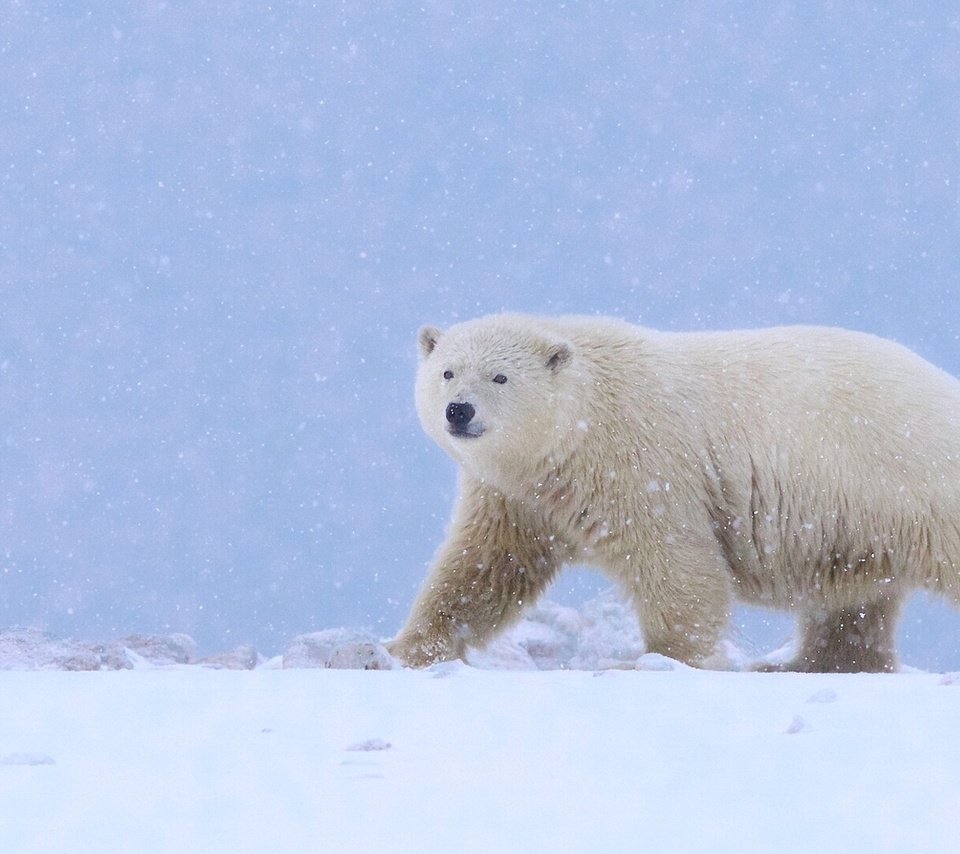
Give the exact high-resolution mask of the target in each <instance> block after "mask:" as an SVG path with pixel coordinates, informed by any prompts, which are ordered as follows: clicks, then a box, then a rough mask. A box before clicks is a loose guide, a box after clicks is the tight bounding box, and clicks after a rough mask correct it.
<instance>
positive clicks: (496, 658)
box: [467, 589, 644, 670]
mask: <svg viewBox="0 0 960 854" xmlns="http://www.w3.org/2000/svg"><path fill="white" fill-rule="evenodd" d="M643 654H644V644H643V638H642V636H641V634H640V627H639V625H638V623H637V616H636V614H635V613H634V611H633V610H632V609H631V608H630V607H628V606H627V605H626V604H625V603H624V602H623V601H622V600H621V599H620V598H619V596H618V595H617V592H616V591H615V590H614V589H610V590H608V591H606V592H604V593H601V594H600V595H599V596H597V597H596V598H594V599H591V600H590V601H589V602H587V603H585V604H584V605H583V607H582V608H581V609H579V610H578V609H576V608H571V607H567V606H563V605H557V604H556V603H554V602H549V601H547V602H542V603H540V604H539V605H537V606H535V607H534V608H531V609H530V611H529V612H527V613H526V614H525V615H524V617H523V618H522V619H521V620H520V622H519V623H517V625H515V626H514V627H513V628H511V629H510V630H509V631H508V632H506V633H505V634H504V635H503V636H502V637H500V638H498V639H497V640H495V641H494V642H493V643H491V644H490V645H489V646H488V647H487V648H486V649H484V650H471V651H470V653H469V654H468V656H467V660H468V661H469V662H470V664H471V665H473V666H474V667H480V668H483V669H488V670H606V669H609V668H625V667H628V668H630V669H632V668H634V667H635V666H636V664H637V661H638V659H639V658H640V656H642V655H643Z"/></svg>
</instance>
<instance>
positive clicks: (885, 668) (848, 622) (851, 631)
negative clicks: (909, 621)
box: [771, 596, 902, 673]
mask: <svg viewBox="0 0 960 854" xmlns="http://www.w3.org/2000/svg"><path fill="white" fill-rule="evenodd" d="M901 608H902V601H901V599H900V597H899V596H883V597H880V598H878V599H874V600H873V601H871V602H864V603H861V604H860V605H854V606H852V607H849V608H839V609H837V610H834V611H815V612H810V613H807V614H805V615H804V616H803V618H802V622H801V629H800V630H801V635H800V649H799V652H798V654H797V657H796V658H795V659H794V660H793V661H791V662H788V663H787V664H785V665H783V666H782V667H774V668H771V669H778V670H779V669H782V670H793V671H798V672H801V673H861V672H862V673H893V672H895V671H896V669H897V655H896V651H895V648H894V645H895V640H896V631H897V623H898V621H899V617H900V611H901Z"/></svg>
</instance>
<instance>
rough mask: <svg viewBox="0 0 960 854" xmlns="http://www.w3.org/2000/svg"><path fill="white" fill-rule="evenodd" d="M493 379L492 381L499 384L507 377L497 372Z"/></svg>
mask: <svg viewBox="0 0 960 854" xmlns="http://www.w3.org/2000/svg"><path fill="white" fill-rule="evenodd" d="M493 381H494V382H495V383H498V384H499V385H503V384H504V383H505V382H506V381H507V378H506V377H505V376H504V375H503V374H497V375H496V376H495V377H494V378H493Z"/></svg>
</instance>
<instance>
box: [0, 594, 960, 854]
mask: <svg viewBox="0 0 960 854" xmlns="http://www.w3.org/2000/svg"><path fill="white" fill-rule="evenodd" d="M591 607H592V608H593V609H594V611H593V614H592V616H591V611H590V608H591ZM604 614H605V619H604V620H602V621H600V622H593V623H592V624H591V621H592V620H593V619H594V618H595V617H598V616H604ZM620 616H621V612H620V611H618V609H617V607H616V605H615V603H612V602H610V601H606V600H603V599H601V600H598V601H597V602H595V603H592V605H591V606H590V607H588V608H585V609H584V611H583V612H578V611H574V610H572V609H564V608H558V607H556V606H551V605H546V606H544V607H542V608H541V609H538V611H537V612H535V613H534V614H532V615H531V619H530V620H528V621H526V622H525V623H524V624H523V625H521V626H520V627H518V629H517V630H516V631H515V632H514V633H513V635H512V636H511V637H510V638H506V639H504V640H503V641H502V642H501V643H500V644H498V645H497V647H495V648H494V649H492V650H490V651H489V652H488V653H486V654H485V655H484V656H477V657H476V658H475V660H474V665H475V666H467V665H465V664H461V663H451V664H443V665H438V666H436V667H434V668H432V669H430V670H427V671H422V672H417V671H410V670H400V669H385V670H359V669H339V667H338V665H342V666H347V667H349V666H351V665H353V666H358V665H360V664H362V663H363V662H364V661H367V663H372V664H374V665H375V666H381V667H388V666H389V664H390V662H389V661H388V660H385V659H384V657H383V655H382V651H378V650H377V649H376V648H375V646H373V645H371V647H370V648H369V649H368V648H367V647H365V646H364V644H365V643H366V641H365V640H364V637H363V636H362V634H360V633H351V632H348V631H339V632H328V633H325V634H321V635H313V636H307V637H305V638H300V639H298V640H297V641H296V642H294V643H293V644H291V649H290V650H288V651H287V652H286V653H285V654H284V656H278V657H277V658H274V659H271V660H269V661H262V660H261V661H260V662H259V664H258V666H257V667H255V668H254V669H246V670H240V669H229V667H243V666H244V665H245V663H246V664H249V663H251V662H249V661H248V660H247V659H246V658H245V657H244V655H242V654H241V655H237V656H234V657H227V658H225V659H218V660H215V661H208V662H207V665H208V666H203V665H200V664H183V663H173V664H164V663H162V662H163V661H164V660H169V659H170V658H171V657H173V658H176V656H177V655H180V654H181V653H182V651H183V650H184V649H185V650H186V652H185V653H183V654H185V655H187V656H189V644H186V643H184V642H182V639H181V643H180V645H179V646H177V644H176V643H171V644H170V645H166V646H165V645H164V644H162V643H160V642H159V641H157V642H154V643H152V644H151V643H148V642H147V641H145V640H144V639H139V640H138V641H137V642H136V643H135V644H133V646H136V649H133V648H132V647H130V648H124V647H121V646H117V645H114V647H111V648H110V649H108V650H106V651H103V650H101V652H100V654H101V655H102V656H103V660H104V662H105V667H106V666H107V665H108V664H109V666H110V667H111V668H115V667H117V666H119V665H118V664H117V662H118V660H119V659H118V657H122V656H123V655H124V654H126V655H127V662H126V663H127V665H129V666H130V667H131V669H120V670H117V669H113V670H112V672H103V671H99V672H77V671H76V669H74V670H73V672H65V671H64V670H63V669H40V670H37V669H30V670H27V669H15V670H9V669H8V670H6V671H5V672H2V673H0V845H2V850H3V851H4V852H16V853H17V854H19V852H30V854H37V852H70V854H73V852H96V854H107V852H177V854H191V852H203V854H215V853H216V852H229V854H237V852H269V854H278V852H298V854H299V852H394V851H396V852H432V851H436V852H445V853H446V852H453V851H455V852H509V851H518V852H531V851H550V852H554V851H556V852H581V851H582V852H607V851H614V852H628V851H648V850H649V851H665V852H667V851H668V852H683V851H696V852H707V851H709V852H723V851H736V852H769V851H777V852H792V851H796V852H811V851H815V852H832V851H843V852H859V851H863V852H884V851H890V852H926V851H943V852H948V851H956V850H960V849H958V846H960V737H958V722H960V675H955V674H954V675H950V674H947V675H940V674H929V673H917V672H905V673H900V674H896V675H867V674H855V675H800V674H778V673H750V672H718V671H697V670H692V669H690V668H686V667H683V666H680V665H678V664H676V663H674V662H670V661H669V660H666V659H663V658H660V657H656V656H645V655H643V654H642V649H638V648H636V647H634V646H631V644H632V643H633V640H632V639H633V638H634V636H635V628H634V627H633V626H631V625H629V623H628V622H627V621H626V620H624V621H623V625H622V626H620V628H619V629H618V625H619V624H618V620H619V617H620ZM591 625H592V628H591ZM571 638H574V640H571ZM34 641H35V642H36V643H35V644H34V645H35V646H36V645H38V644H39V641H40V639H39V638H37V637H34ZM47 642H48V643H49V644H50V645H51V646H50V649H48V650H47V652H48V653H50V652H51V650H52V649H53V647H54V646H55V644H54V642H53V641H52V640H49V639H47ZM345 643H350V644H352V647H351V648H352V649H353V650H354V651H355V654H354V655H352V656H351V655H350V654H343V650H344V648H345V647H344V644H345ZM28 645H30V644H29V643H28V642H27V641H26V640H23V639H22V640H21V642H20V644H19V647H18V648H17V649H19V652H17V649H14V647H16V644H12V643H8V644H7V645H6V646H4V645H3V644H2V643H0V656H5V657H0V665H2V666H5V667H7V668H11V667H51V668H63V667H67V668H71V667H73V668H75V667H76V662H77V656H76V655H73V656H69V655H64V656H61V657H60V658H59V659H57V660H56V661H54V660H53V659H52V658H49V656H48V659H47V660H48V663H44V658H43V656H37V655H35V656H34V658H33V659H30V660H26V659H24V658H23V657H22V654H23V652H24V650H25V647H26V646H28ZM338 645H339V646H338ZM124 649H127V650H128V651H127V652H126V653H124V652H123V650H124ZM331 649H332V650H333V652H332V653H331ZM11 650H13V652H11ZM177 650H180V652H178V651H177ZM311 651H312V653H311ZM74 652H75V651H74ZM18 654H19V655H21V658H20V659H17V658H16V655H18ZM310 654H314V655H315V656H318V658H317V660H316V661H315V662H314V663H318V662H319V663H321V664H322V663H323V661H321V659H323V658H324V656H326V663H327V664H330V663H332V664H333V665H334V666H332V667H329V666H328V667H313V668H310V667H306V666H304V665H306V664H309V663H310V660H309V659H310ZM338 655H339V657H338ZM331 659H332V661H331ZM81 660H84V661H85V660H86V659H83V658H82V656H81ZM18 662H19V664H18ZM558 663H559V664H561V665H562V666H563V667H576V666H580V667H583V668H585V669H579V670H569V669H545V670H542V669H537V668H538V667H553V666H556V665H557V664H558ZM209 665H215V666H209ZM224 665H228V666H229V667H225V666H224ZM284 665H286V666H284ZM628 668H629V669H628ZM80 669H81V670H82V669H84V668H80Z"/></svg>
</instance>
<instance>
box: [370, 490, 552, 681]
mask: <svg viewBox="0 0 960 854" xmlns="http://www.w3.org/2000/svg"><path fill="white" fill-rule="evenodd" d="M465 490H466V491H465V493H464V495H463V498H462V499H461V502H460V506H459V509H458V512H457V514H456V517H455V520H454V523H453V527H452V529H451V532H450V536H449V537H448V539H447V542H446V543H444V545H443V546H442V548H441V549H440V553H439V554H438V556H437V559H436V561H435V563H434V566H433V569H432V571H431V572H430V574H429V576H428V577H427V580H426V582H425V583H424V585H423V587H422V589H421V590H420V593H419V595H418V597H417V600H416V602H415V603H414V605H413V609H412V610H411V612H410V616H409V617H408V618H407V622H406V625H404V627H403V629H402V630H401V631H400V633H399V634H398V635H397V637H396V638H395V639H394V640H393V641H392V642H391V643H389V644H387V648H388V649H389V651H390V653H391V654H392V655H394V656H395V657H396V658H399V659H400V660H401V661H402V662H404V663H405V664H408V665H410V666H412V667H425V666H427V665H429V664H432V663H434V662H436V661H447V660H450V659H454V658H462V657H463V655H464V654H465V653H466V650H467V647H468V646H483V645H484V644H485V643H486V642H487V641H488V640H490V638H491V637H492V636H493V635H494V634H495V633H497V632H499V631H501V630H502V629H504V628H505V627H506V626H508V625H509V624H510V623H512V622H513V621H515V620H516V619H517V618H518V617H519V615H520V612H521V610H522V608H523V607H524V606H525V605H528V604H531V603H532V602H533V601H534V600H535V599H536V598H537V597H538V596H539V595H540V594H541V593H542V592H543V590H544V589H545V588H546V586H547V584H549V582H550V581H551V579H552V578H553V577H554V576H555V575H556V573H557V570H558V569H559V568H560V566H561V564H562V562H563V554H562V548H561V547H560V545H559V544H558V543H556V542H555V541H554V540H553V538H552V537H550V536H548V535H547V534H546V533H545V531H544V529H543V525H542V524H540V523H539V522H538V521H537V520H536V519H535V518H534V517H533V516H532V514H530V513H527V512H524V511H523V509H522V508H521V507H520V506H519V505H515V504H514V503H513V502H510V501H508V500H507V499H506V498H505V497H504V496H503V495H501V494H500V493H498V492H496V491H495V490H492V489H490V488H489V487H484V486H482V485H479V484H473V485H471V484H465Z"/></svg>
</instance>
